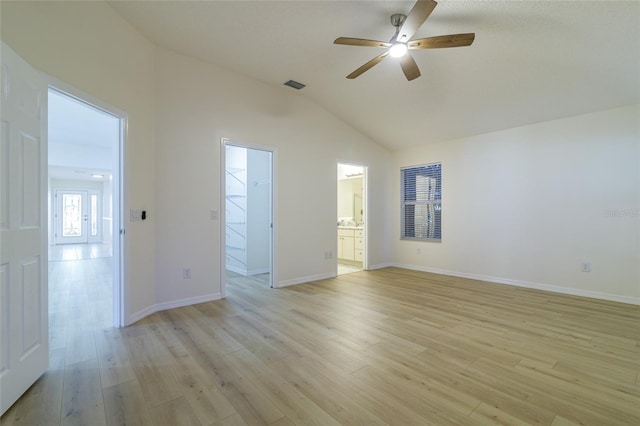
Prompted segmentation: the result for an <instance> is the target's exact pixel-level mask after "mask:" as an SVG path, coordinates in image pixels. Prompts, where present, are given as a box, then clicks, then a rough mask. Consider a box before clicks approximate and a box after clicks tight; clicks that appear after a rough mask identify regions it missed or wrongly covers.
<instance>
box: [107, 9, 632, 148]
mask: <svg viewBox="0 0 640 426" xmlns="http://www.w3.org/2000/svg"><path fill="white" fill-rule="evenodd" d="M109 4H110V5H111V6H112V8H113V9H114V10H115V11H116V12H117V13H119V14H120V15H121V16H122V17H123V18H124V19H126V20H127V21H129V22H130V23H131V24H132V25H133V26H134V27H135V28H137V29H138V30H139V31H140V32H141V33H142V34H143V35H145V36H146V37H147V38H148V39H150V40H151V41H152V42H154V43H155V44H157V45H159V46H162V47H165V48H167V49H170V50H173V51H177V52H180V53H182V54H185V55H189V56H192V57H195V58H198V59H201V60H203V61H206V62H210V63H214V64H217V65H219V66H221V67H224V68H227V69H229V70H231V71H233V72H236V73H239V74H243V75H245V76H248V77H250V78H254V79H256V80H259V81H262V82H264V83H266V84H270V85H274V86H278V87H281V90H289V91H291V90H294V89H291V88H288V87H285V86H283V85H282V84H283V83H284V82H285V81H287V80H289V79H294V80H297V81H299V82H302V83H304V84H306V85H307V87H306V88H304V89H302V90H301V91H299V92H298V93H299V94H300V96H305V97H308V98H310V99H312V100H313V101H315V102H317V103H318V104H320V105H322V106H323V107H324V108H326V109H327V110H329V111H332V112H333V113H334V114H336V115H337V116H339V117H341V118H342V119H343V120H344V121H345V122H347V123H348V124H350V125H351V126H352V127H354V128H356V129H358V130H359V131H361V132H362V133H364V134H366V135H367V136H369V137H370V138H371V139H373V140H374V141H377V142H378V143H380V144H382V145H384V146H386V147H388V148H389V149H392V150H395V149H401V148H403V147H408V146H413V145H420V144H428V143H434V142H439V141H446V140H450V139H455V138H460V137H465V136H470V135H476V134H482V133H488V132H492V131H497V130H502V129H507V128H512V127H517V126H522V125H527V124H532V123H537V122H542V121H548V120H553V119H558V118H564V117H569V116H574V115H579V114H583V113H588V112H593V111H599V110H604V109H609V108H614V107H618V106H623V105H629V104H634V103H639V102H640V2H639V1H621V2H616V1H537V0H535V1H534V0H532V1H452V0H449V1H444V0H443V1H440V2H439V4H438V6H437V7H436V8H435V10H434V12H433V13H432V14H431V16H430V17H429V18H428V19H427V21H426V22H425V23H424V24H423V25H422V27H421V28H420V29H419V30H418V32H417V33H416V36H415V37H416V38H422V37H429V36H435V35H442V34H453V33H468V32H474V33H475V34H476V39H475V42H474V43H473V45H472V46H469V47H460V48H451V49H433V50H420V51H414V52H413V56H414V58H415V60H416V62H417V64H418V66H419V68H420V70H421V72H422V76H421V77H419V78H417V79H416V80H413V81H411V82H408V81H407V80H406V79H405V77H404V75H403V73H402V71H401V69H400V67H399V65H398V64H397V63H395V60H394V59H392V58H387V59H385V60H384V61H383V62H382V63H380V64H379V65H377V66H376V67H374V68H372V69H371V70H369V71H367V72H366V73H364V74H363V75H361V76H360V77H358V78H357V79H355V80H347V79H346V78H345V76H346V75H347V74H349V73H350V72H351V71H353V70H355V69H356V68H358V67H359V66H360V65H362V64H364V63H365V62H367V61H368V60H370V59H372V58H373V57H374V56H376V55H378V54H379V53H381V51H379V50H378V49H375V48H369V47H351V46H340V45H334V44H333V41H334V39H335V38H336V37H338V36H347V37H357V38H368V39H376V40H383V41H386V40H389V39H390V38H391V36H392V35H393V32H394V28H393V26H392V25H391V23H390V15H392V14H394V13H403V14H407V13H408V12H409V10H411V8H412V6H413V4H414V1H332V0H325V1H269V0H262V1H193V2H192V1H169V2H167V1H113V2H109Z"/></svg>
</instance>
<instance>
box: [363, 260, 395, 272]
mask: <svg viewBox="0 0 640 426" xmlns="http://www.w3.org/2000/svg"><path fill="white" fill-rule="evenodd" d="M391 266H396V265H395V264H394V263H391V262H385V263H376V264H375V265H369V271H373V270H374V269H382V268H389V267H391Z"/></svg>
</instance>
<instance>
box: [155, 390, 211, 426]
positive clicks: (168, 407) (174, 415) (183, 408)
mask: <svg viewBox="0 0 640 426" xmlns="http://www.w3.org/2000/svg"><path fill="white" fill-rule="evenodd" d="M151 417H152V418H153V422H154V424H155V425H157V426H175V425H180V426H202V423H201V422H200V420H198V416H196V415H195V414H194V413H193V408H191V406H190V405H189V402H188V401H187V400H186V399H185V398H184V397H180V398H178V399H174V400H173V401H169V402H165V403H164V404H159V405H156V406H154V407H153V409H152V410H151Z"/></svg>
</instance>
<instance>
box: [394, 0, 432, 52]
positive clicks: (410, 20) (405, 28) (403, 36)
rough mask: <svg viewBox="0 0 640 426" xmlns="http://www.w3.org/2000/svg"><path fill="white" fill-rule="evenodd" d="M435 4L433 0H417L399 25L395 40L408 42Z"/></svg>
mask: <svg viewBox="0 0 640 426" xmlns="http://www.w3.org/2000/svg"><path fill="white" fill-rule="evenodd" d="M437 5H438V3H436V2H435V1H433V0H418V1H417V2H416V4H415V5H413V8H412V9H411V12H409V14H408V15H407V19H405V20H404V23H403V24H402V26H401V27H400V31H399V32H398V37H397V39H396V40H397V41H399V42H402V43H406V42H408V41H409V40H410V39H411V37H413V35H414V34H415V33H416V31H418V28H420V25H422V24H423V23H424V21H426V20H427V18H428V17H429V15H431V12H433V9H435V7H436V6H437Z"/></svg>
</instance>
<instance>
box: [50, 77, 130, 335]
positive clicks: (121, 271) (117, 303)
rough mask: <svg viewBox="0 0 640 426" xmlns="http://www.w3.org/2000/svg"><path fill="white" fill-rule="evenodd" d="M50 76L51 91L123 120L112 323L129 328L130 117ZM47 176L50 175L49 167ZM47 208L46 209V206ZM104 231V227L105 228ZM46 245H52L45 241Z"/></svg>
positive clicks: (114, 189) (115, 171) (116, 179)
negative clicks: (126, 188)
mask: <svg viewBox="0 0 640 426" xmlns="http://www.w3.org/2000/svg"><path fill="white" fill-rule="evenodd" d="M45 76H46V82H47V88H48V90H50V91H55V92H58V93H60V94H62V95H64V96H68V97H70V98H73V99H75V100H76V101H78V102H81V103H83V104H86V105H88V106H89V107H91V108H95V109H97V110H100V111H102V112H104V113H106V114H109V115H112V116H113V117H115V118H117V119H118V121H119V124H120V126H119V132H118V135H119V141H118V143H117V144H116V145H115V146H114V147H113V158H112V168H111V172H112V180H111V199H112V209H111V210H112V224H111V244H112V245H111V248H112V251H113V255H112V273H113V274H112V275H113V277H112V279H113V283H112V284H113V306H112V308H113V309H112V311H113V312H112V320H113V326H114V327H124V326H126V325H127V318H128V315H127V312H129V300H128V294H129V292H128V288H129V286H128V282H127V280H126V277H127V276H128V274H127V266H128V265H127V263H126V262H125V261H124V259H125V251H127V249H128V241H127V239H126V238H125V235H126V230H125V228H124V223H125V221H124V217H125V215H124V211H125V210H124V206H125V202H126V199H125V195H126V194H125V191H124V181H125V179H126V176H125V173H124V172H125V158H126V155H125V147H126V146H127V138H128V122H129V115H128V114H127V113H126V112H124V111H122V110H120V109H118V108H116V107H114V106H112V105H109V104H108V103H106V102H104V101H103V100H101V99H99V98H96V97H95V96H92V95H90V94H88V93H86V92H84V91H82V90H80V89H77V88H75V87H73V86H71V85H69V84H67V83H64V82H62V81H60V80H58V79H56V78H54V77H51V76H49V75H45ZM46 172H47V173H46V175H47V176H48V174H49V170H48V164H47V170H46ZM44 208H45V209H46V206H45V207H44ZM102 232H104V228H103V229H102ZM45 244H48V243H47V242H45Z"/></svg>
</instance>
